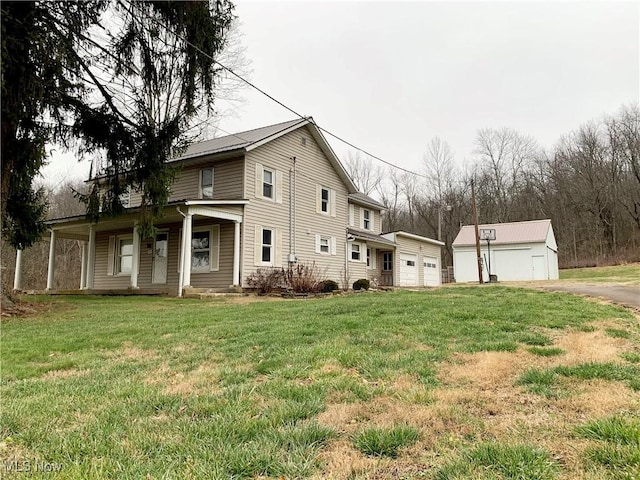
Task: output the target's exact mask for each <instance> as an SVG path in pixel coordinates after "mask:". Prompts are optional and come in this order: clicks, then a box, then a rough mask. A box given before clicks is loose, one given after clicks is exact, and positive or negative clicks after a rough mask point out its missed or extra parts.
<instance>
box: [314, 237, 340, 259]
mask: <svg viewBox="0 0 640 480" xmlns="http://www.w3.org/2000/svg"><path fill="white" fill-rule="evenodd" d="M316 253H319V254H321V255H335V254H336V237H330V236H328V235H320V234H319V233H317V234H316Z"/></svg>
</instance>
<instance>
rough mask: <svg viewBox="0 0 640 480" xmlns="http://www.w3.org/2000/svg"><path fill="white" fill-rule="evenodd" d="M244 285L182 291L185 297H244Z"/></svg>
mask: <svg viewBox="0 0 640 480" xmlns="http://www.w3.org/2000/svg"><path fill="white" fill-rule="evenodd" d="M246 295H247V294H246V293H244V290H243V289H242V287H229V288H185V289H184V292H183V293H182V296H183V298H199V299H204V298H212V297H244V296H246Z"/></svg>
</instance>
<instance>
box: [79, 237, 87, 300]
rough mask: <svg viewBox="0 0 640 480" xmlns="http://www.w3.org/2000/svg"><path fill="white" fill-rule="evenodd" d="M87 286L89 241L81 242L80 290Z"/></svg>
mask: <svg viewBox="0 0 640 480" xmlns="http://www.w3.org/2000/svg"><path fill="white" fill-rule="evenodd" d="M86 286H87V242H82V241H81V242H80V290H84V289H85V288H86Z"/></svg>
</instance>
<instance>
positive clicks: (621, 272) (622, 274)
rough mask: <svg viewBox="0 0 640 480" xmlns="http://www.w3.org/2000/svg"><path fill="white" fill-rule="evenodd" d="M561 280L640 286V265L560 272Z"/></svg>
mask: <svg viewBox="0 0 640 480" xmlns="http://www.w3.org/2000/svg"><path fill="white" fill-rule="evenodd" d="M560 280H571V281H577V282H587V283H589V282H592V283H626V284H629V285H640V263H630V264H627V265H614V266H611V267H591V268H570V269H567V270H560Z"/></svg>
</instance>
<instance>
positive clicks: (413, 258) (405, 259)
mask: <svg viewBox="0 0 640 480" xmlns="http://www.w3.org/2000/svg"><path fill="white" fill-rule="evenodd" d="M400 286H401V287H417V286H418V255H416V254H413V253H402V252H401V253H400Z"/></svg>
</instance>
